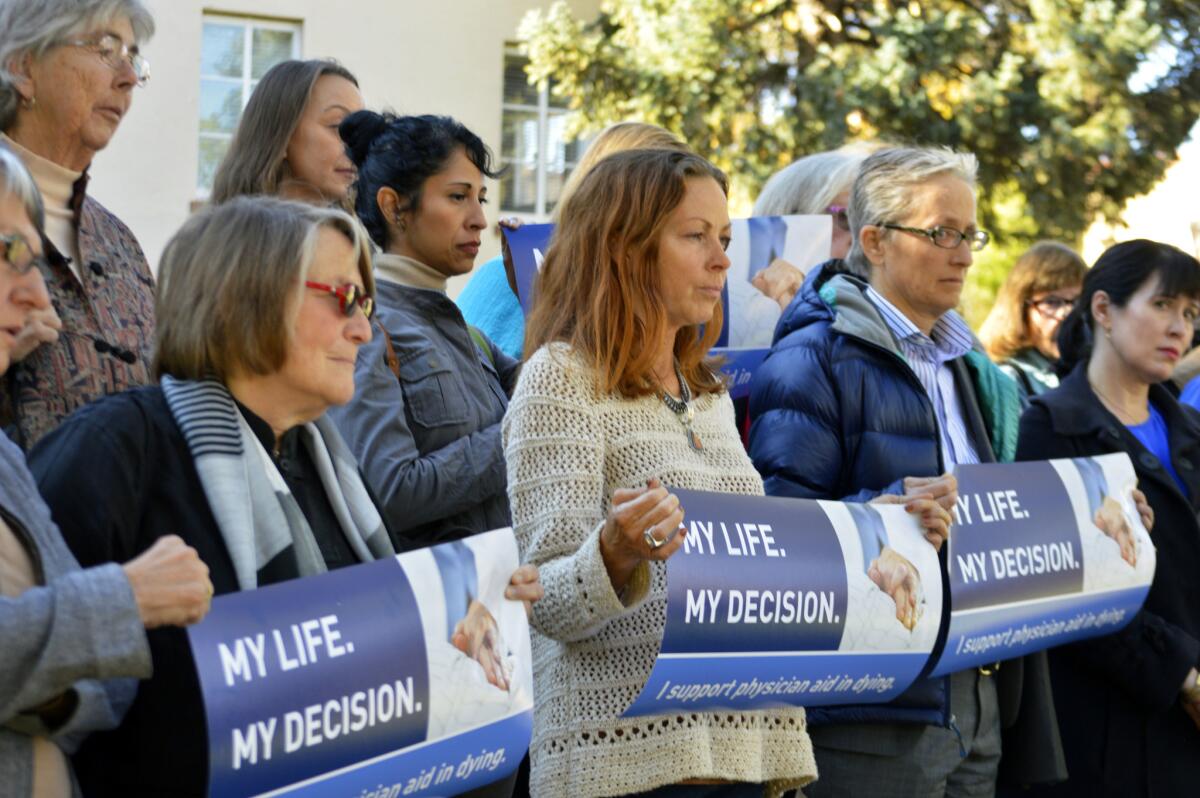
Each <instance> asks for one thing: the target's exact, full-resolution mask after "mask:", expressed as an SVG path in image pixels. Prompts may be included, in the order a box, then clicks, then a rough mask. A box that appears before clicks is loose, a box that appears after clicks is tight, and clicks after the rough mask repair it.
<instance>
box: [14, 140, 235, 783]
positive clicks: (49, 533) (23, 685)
mask: <svg viewBox="0 0 1200 798" xmlns="http://www.w3.org/2000/svg"><path fill="white" fill-rule="evenodd" d="M43 217H44V214H43V211H42V204H41V198H40V197H39V195H38V192H37V188H36V187H35V186H34V183H33V178H32V177H31V176H30V175H29V172H28V171H27V170H26V169H25V167H24V166H23V165H22V164H21V162H20V161H19V160H18V159H17V157H16V156H15V155H13V154H12V153H11V152H10V151H8V150H5V149H3V148H0V330H3V332H0V374H3V373H4V372H5V371H6V370H7V369H8V366H9V364H10V362H11V356H12V351H13V348H14V347H15V346H16V341H17V339H16V335H15V331H17V330H20V329H21V327H22V326H23V325H24V323H25V321H26V320H27V319H28V317H29V315H30V314H32V313H34V312H36V311H37V310H39V309H42V308H45V307H48V306H49V304H50V297H49V295H48V294H47V293H46V284H45V281H44V280H43V278H42V273H41V271H39V269H38V266H39V265H40V261H41V259H42V232H41V227H42V222H43ZM211 595H212V585H211V583H210V582H209V581H208V568H207V567H205V565H204V564H203V563H202V562H201V561H200V559H199V557H197V556H196V552H195V550H194V549H191V548H188V547H187V546H185V545H184V543H183V542H182V541H181V540H180V539H179V538H178V537H175V536H173V535H169V536H166V537H164V538H162V539H161V540H159V541H158V543H157V544H156V545H155V546H153V547H151V549H150V550H149V551H147V552H145V553H143V554H141V555H139V556H138V557H137V558H136V559H134V560H132V561H130V562H127V563H125V565H124V566H117V565H112V564H110V565H102V566H98V567H96V568H89V569H87V570H85V571H81V570H80V569H79V565H78V563H77V562H76V561H75V558H74V557H72V556H71V553H70V552H69V551H68V550H67V547H66V544H65V543H63V539H62V537H61V536H60V535H59V533H58V530H57V529H55V528H54V524H53V523H52V522H51V520H50V512H49V510H48V509H47V508H46V505H45V503H44V502H43V501H42V499H41V497H39V496H38V492H37V488H36V486H35V485H34V481H33V476H32V475H31V474H30V473H29V470H28V468H27V467H26V464H25V456H24V455H23V454H22V453H21V451H20V450H19V449H18V448H17V447H16V446H14V445H13V444H12V443H11V442H10V441H9V440H8V438H7V437H6V436H5V435H4V433H2V432H0V640H3V641H4V644H3V647H0V784H2V785H4V787H3V790H4V795H6V796H11V797H12V798H67V796H70V795H72V794H76V793H77V789H78V788H77V786H76V785H75V783H74V779H73V777H72V774H71V768H70V765H69V763H68V760H67V754H69V753H70V752H71V751H72V750H74V746H75V745H77V744H78V742H79V741H80V740H81V739H82V738H83V736H84V735H86V734H87V733H88V732H91V731H95V730H97V729H103V728H110V727H111V726H113V725H114V724H115V723H116V722H117V721H118V720H119V719H120V712H121V710H122V709H123V708H124V706H125V705H126V704H127V703H128V701H129V699H130V698H132V696H133V691H134V689H135V683H134V682H133V681H132V678H125V679H116V678H115V677H144V676H148V675H149V674H150V650H149V648H148V647H147V645H146V633H145V631H144V629H145V628H151V627H158V626H163V625H166V624H183V623H189V622H193V621H196V620H199V618H200V617H202V616H203V615H204V613H205V612H206V611H207V609H208V602H209V598H210V596H211ZM100 680H107V681H100Z"/></svg>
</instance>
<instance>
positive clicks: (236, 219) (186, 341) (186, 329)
mask: <svg viewBox="0 0 1200 798" xmlns="http://www.w3.org/2000/svg"><path fill="white" fill-rule="evenodd" d="M321 228H330V229H333V230H337V231H338V232H339V233H341V234H342V235H344V236H346V238H347V239H348V240H349V241H350V243H351V244H353V246H354V257H355V258H356V259H357V261H358V270H359V274H360V275H361V277H362V280H363V286H364V287H365V288H366V291H367V293H368V294H369V295H371V296H374V295H375V280H374V277H373V276H372V273H371V256H370V246H369V244H368V243H367V236H366V232H365V231H364V230H363V229H362V226H361V225H360V224H359V223H358V222H357V221H356V220H355V219H354V218H353V217H351V216H350V215H349V214H347V213H346V212H344V211H341V210H337V209H335V208H320V207H317V206H314V205H308V204H306V203H302V202H293V201H290V200H281V199H276V198H274V197H265V196H255V197H235V198H234V199H231V200H230V201H228V202H226V203H223V204H221V205H210V206H208V207H206V208H204V209H202V210H201V211H199V212H198V213H196V214H195V215H194V216H192V217H191V218H190V219H188V220H187V221H186V222H185V223H184V225H183V227H181V228H180V229H179V232H177V233H176V234H175V235H174V236H173V237H172V238H171V240H170V241H169V242H168V243H167V246H166V249H165V250H163V256H162V263H161V266H160V268H159V282H158V298H157V305H156V316H157V318H158V323H157V325H158V326H157V330H156V332H155V352H154V374H155V376H156V377H162V376H163V375H164V374H170V375H171V376H173V377H177V378H179V379H185V380H199V379H204V378H206V377H216V378H217V379H219V380H221V381H223V382H224V381H227V380H228V379H229V377H231V376H236V375H243V374H244V375H250V374H254V375H266V374H273V373H274V372H276V371H278V370H279V369H280V368H281V367H282V366H283V363H284V361H285V360H286V358H287V352H288V348H289V346H290V344H291V329H292V326H293V324H294V322H295V318H296V315H297V314H298V313H299V307H300V296H301V295H302V292H303V291H304V280H305V278H306V276H307V275H308V272H309V269H310V268H311V267H312V263H313V258H314V256H315V253H316V246H317V235H318V233H319V232H320V230H321Z"/></svg>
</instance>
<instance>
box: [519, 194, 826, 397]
mask: <svg viewBox="0 0 1200 798" xmlns="http://www.w3.org/2000/svg"><path fill="white" fill-rule="evenodd" d="M502 230H503V232H504V236H505V238H506V239H507V241H508V246H509V250H510V251H511V252H512V258H513V268H514V270H515V272H516V278H517V294H518V295H519V297H520V300H521V307H522V308H523V309H524V310H525V313H526V314H528V313H529V311H530V309H531V308H532V307H533V294H534V285H535V278H536V277H537V273H538V271H539V270H540V269H541V266H542V261H543V259H544V257H545V253H546V250H547V248H548V247H549V245H550V238H551V236H552V235H553V233H554V225H552V224H532V225H523V226H522V227H520V228H519V229H517V230H508V229H506V228H502ZM832 236H833V224H832V217H829V216H824V215H817V216H760V217H754V218H751V219H736V220H734V221H733V224H732V230H731V239H730V244H729V259H730V261H731V264H730V267H729V274H728V277H727V279H726V282H725V289H724V291H722V293H721V303H722V305H723V306H724V316H725V325H724V327H723V329H722V330H721V337H720V339H719V340H718V341H717V345H716V346H715V347H714V348H713V354H714V355H721V356H723V357H724V359H725V362H724V365H723V367H722V370H723V371H724V372H725V373H726V374H727V375H729V378H730V386H729V390H730V395H731V396H732V397H733V398H734V399H738V398H740V397H742V396H745V395H746V394H747V393H748V392H749V389H750V379H751V378H752V376H753V373H754V370H755V369H756V368H758V365H759V364H760V363H762V361H763V358H764V357H766V354H767V350H768V349H769V348H770V346H771V339H772V337H773V335H774V332H775V325H776V323H777V322H778V321H779V317H780V315H781V314H782V312H783V309H782V308H781V307H780V305H779V303H778V302H776V301H775V300H774V299H772V298H771V297H769V296H767V295H766V294H764V293H763V291H762V290H760V286H762V285H765V281H767V280H768V279H770V278H771V276H772V275H774V274H777V273H778V272H780V271H781V270H783V271H794V272H798V273H801V274H802V273H807V272H808V271H809V270H810V269H812V268H813V267H814V266H816V265H818V264H820V263H822V262H824V261H826V260H828V259H829V249H830V245H831V241H832Z"/></svg>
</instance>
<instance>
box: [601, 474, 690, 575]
mask: <svg viewBox="0 0 1200 798" xmlns="http://www.w3.org/2000/svg"><path fill="white" fill-rule="evenodd" d="M682 527H683V508H682V507H680V505H679V498H678V497H677V496H675V495H674V494H673V493H669V492H668V491H667V489H666V488H664V487H663V486H662V485H661V484H660V483H659V481H658V480H657V479H650V480H647V482H646V487H644V488H641V487H639V488H618V489H617V490H615V491H613V499H612V509H611V510H609V512H608V518H607V519H605V522H604V529H603V530H601V532H600V555H601V556H602V557H603V558H604V567H605V568H606V569H607V570H608V577H609V579H611V580H612V585H613V589H615V590H617V591H620V590H622V589H623V588H624V587H625V585H626V584H627V583H628V582H629V579H630V577H631V576H633V571H634V569H636V568H637V567H638V565H640V564H641V562H642V561H643V560H665V559H667V558H668V557H670V556H671V555H672V554H674V553H675V552H677V551H679V547H680V546H682V545H683V540H684V536H685V535H686V534H687V530H685V529H683V528H682ZM648 538H653V539H654V540H655V541H659V543H658V545H657V546H653V547H652V546H651V545H650V543H649V541H648Z"/></svg>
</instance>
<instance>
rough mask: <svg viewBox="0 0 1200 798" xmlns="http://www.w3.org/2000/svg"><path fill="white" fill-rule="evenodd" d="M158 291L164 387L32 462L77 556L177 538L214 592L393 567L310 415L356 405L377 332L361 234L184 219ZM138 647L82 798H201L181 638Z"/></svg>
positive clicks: (111, 556) (258, 201)
mask: <svg viewBox="0 0 1200 798" xmlns="http://www.w3.org/2000/svg"><path fill="white" fill-rule="evenodd" d="M161 279H162V282H161V284H160V286H159V295H158V308H157V309H158V311H159V319H160V320H161V322H160V324H159V325H158V330H157V333H156V349H155V359H154V373H155V376H156V377H158V378H159V379H160V380H161V383H160V384H159V385H154V386H145V387H141V388H136V389H133V390H130V391H126V392H124V393H122V394H118V395H116V396H111V397H107V398H105V399H103V400H101V401H98V402H94V403H92V404H91V405H89V406H88V407H86V408H84V409H83V410H81V411H80V412H78V413H76V414H74V415H73V416H72V417H71V418H70V419H68V420H67V421H66V422H64V423H63V424H62V425H60V426H59V427H58V428H57V429H56V430H54V431H53V432H51V433H50V434H49V435H47V436H46V437H45V438H44V439H42V441H41V442H40V443H39V444H38V446H37V447H36V448H35V450H34V451H33V453H32V454H31V456H30V468H31V470H32V471H33V473H34V476H35V477H36V478H37V480H38V485H39V488H40V490H41V492H42V495H43V496H44V497H45V499H46V503H47V504H48V505H49V506H50V509H51V512H52V513H53V516H54V520H55V521H56V522H57V524H58V526H59V528H60V529H61V530H62V534H63V537H64V538H66V541H67V544H68V545H69V546H70V547H71V550H72V551H73V552H74V554H75V556H76V557H77V558H78V559H79V561H80V563H82V564H83V565H85V566H90V565H96V564H99V563H104V562H109V561H112V560H118V561H120V560H124V559H128V558H129V557H133V556H136V555H137V554H139V553H140V552H142V551H144V550H146V549H148V548H150V547H151V546H153V545H154V543H155V542H156V541H157V540H158V539H159V538H161V537H162V536H163V535H166V534H169V533H173V534H177V535H179V536H180V537H181V538H183V540H184V541H185V542H187V543H188V544H189V545H191V546H193V547H194V548H195V549H196V551H197V552H199V554H200V558H201V559H202V560H203V561H204V562H205V563H206V564H207V565H208V567H209V569H210V572H211V578H212V583H213V586H214V588H215V590H216V593H217V594H218V595H220V594H223V593H230V592H233V591H238V590H251V589H254V588H256V587H259V586H262V585H269V584H273V583H277V582H281V581H284V580H288V579H294V578H297V577H302V576H307V575H310V574H317V573H321V572H324V571H327V570H331V569H335V568H340V567H344V566H349V565H354V564H357V563H360V562H365V561H369V560H374V559H377V558H381V557H387V556H392V555H393V554H395V548H394V547H393V544H392V540H391V538H390V536H389V535H388V532H387V530H386V528H385V526H384V523H383V521H382V519H381V517H380V514H379V512H378V510H377V509H376V506H375V503H374V501H373V499H372V498H371V496H370V493H369V491H368V489H367V487H366V485H365V484H364V483H363V481H362V478H361V476H360V474H359V471H358V466H357V465H356V463H355V461H354V457H353V455H352V454H351V453H350V451H349V449H347V447H346V445H345V443H343V442H342V439H341V436H339V435H338V433H337V431H336V430H335V429H334V427H333V426H332V424H330V423H329V422H328V421H327V420H326V419H325V418H324V414H325V411H326V410H327V409H328V408H329V407H330V406H332V405H335V404H342V403H344V402H346V401H348V400H349V399H350V397H351V396H352V395H353V393H354V360H355V355H356V354H357V352H358V348H359V346H361V345H362V344H364V343H366V342H367V341H368V340H370V338H371V325H370V322H369V320H368V318H367V317H368V315H369V314H370V313H371V310H372V298H373V296H374V292H375V284H374V279H373V277H372V273H371V263H370V257H369V255H368V252H367V241H366V237H365V236H364V235H363V233H362V232H361V228H360V226H359V225H358V223H357V222H355V221H354V220H353V219H352V218H351V217H350V216H348V215H347V214H345V213H344V212H342V211H339V210H334V209H323V208H318V207H315V206H311V205H307V204H302V203H298V202H288V201H284V200H278V199H274V198H269V197H240V198H237V199H234V200H231V201H229V202H227V203H224V204H222V205H218V206H214V207H210V208H208V209H206V210H204V211H201V212H200V213H198V214H196V215H195V216H193V217H192V218H191V219H189V220H188V221H187V222H186V223H185V224H184V226H183V227H182V228H181V229H180V231H179V232H178V233H176V235H175V237H174V238H173V239H172V240H171V242H170V243H169V244H168V245H167V247H166V249H165V251H164V252H163V259H162V268H161ZM81 474H85V475H86V478H81V476H80V475H81ZM149 638H150V652H151V657H152V659H153V664H154V676H153V677H152V678H150V679H149V680H147V681H143V682H142V684H141V686H140V687H139V689H138V695H137V699H136V700H135V701H134V703H133V705H132V707H131V708H130V710H129V712H128V714H127V715H126V716H125V719H124V721H123V722H122V724H121V725H120V727H119V728H117V729H116V730H115V731H112V732H105V733H102V734H97V735H93V736H92V737H91V738H89V739H88V741H87V742H86V743H85V744H84V746H83V748H82V749H81V751H80V753H79V754H78V755H77V756H76V758H75V765H76V769H77V771H78V774H79V779H80V782H81V784H82V785H83V789H84V792H85V793H86V794H88V795H195V796H201V795H205V794H206V790H205V782H206V778H207V773H208V742H207V735H206V733H205V721H204V710H203V707H202V703H201V696H200V687H199V684H198V683H197V677H196V672H195V669H194V667H193V664H192V656H191V650H190V647H189V644H188V640H187V637H186V635H185V634H184V633H183V632H182V631H180V630H175V629H167V630H155V631H153V632H151V633H150V635H149Z"/></svg>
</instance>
